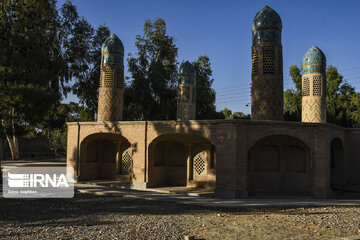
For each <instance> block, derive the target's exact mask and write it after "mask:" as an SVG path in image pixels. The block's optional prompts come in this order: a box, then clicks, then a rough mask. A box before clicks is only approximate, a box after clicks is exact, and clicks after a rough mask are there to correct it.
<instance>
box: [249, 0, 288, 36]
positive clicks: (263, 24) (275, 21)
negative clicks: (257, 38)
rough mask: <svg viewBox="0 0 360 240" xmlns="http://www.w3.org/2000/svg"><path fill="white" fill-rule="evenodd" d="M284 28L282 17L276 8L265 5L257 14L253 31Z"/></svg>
mask: <svg viewBox="0 0 360 240" xmlns="http://www.w3.org/2000/svg"><path fill="white" fill-rule="evenodd" d="M281 29H282V23H281V18H280V16H279V14H278V13H277V12H275V10H274V9H272V8H271V7H269V6H265V7H264V8H263V9H261V10H260V11H259V12H258V13H257V14H256V16H255V18H254V20H253V23H252V30H253V31H262V30H279V31H281Z"/></svg>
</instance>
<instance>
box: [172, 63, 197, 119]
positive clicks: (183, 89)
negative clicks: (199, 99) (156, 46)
mask: <svg viewBox="0 0 360 240" xmlns="http://www.w3.org/2000/svg"><path fill="white" fill-rule="evenodd" d="M195 116H196V72H195V69H194V67H193V66H192V65H191V63H189V62H188V61H186V62H185V63H183V64H181V66H180V71H179V90H178V98H177V117H176V118H177V120H195Z"/></svg>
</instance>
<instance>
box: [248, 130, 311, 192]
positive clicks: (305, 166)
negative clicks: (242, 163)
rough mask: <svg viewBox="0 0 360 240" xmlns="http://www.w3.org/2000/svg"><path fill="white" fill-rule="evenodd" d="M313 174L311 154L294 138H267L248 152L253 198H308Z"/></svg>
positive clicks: (275, 136) (302, 143)
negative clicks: (301, 196) (303, 196)
mask: <svg viewBox="0 0 360 240" xmlns="http://www.w3.org/2000/svg"><path fill="white" fill-rule="evenodd" d="M311 172H312V164H311V161H310V151H309V149H308V147H307V146H306V144H305V143H304V142H302V141H301V140H299V139H297V138H295V137H292V136H287V135H274V136H268V137H265V138H263V139H261V140H259V141H257V142H256V143H255V144H254V145H253V146H252V147H251V148H250V149H249V151H248V191H249V194H250V195H254V194H255V195H256V194H275V195H282V194H285V195H287V194H291V195H308V194H310V193H311V180H312V177H311V176H312V174H311Z"/></svg>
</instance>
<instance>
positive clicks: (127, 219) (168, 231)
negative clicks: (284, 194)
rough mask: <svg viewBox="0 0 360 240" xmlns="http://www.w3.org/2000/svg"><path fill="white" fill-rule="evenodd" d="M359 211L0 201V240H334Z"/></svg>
mask: <svg viewBox="0 0 360 240" xmlns="http://www.w3.org/2000/svg"><path fill="white" fill-rule="evenodd" d="M356 234H360V207H326V208H323V207H322V208H288V209H283V208H273V209H224V208H223V209H214V208H204V207H197V206H190V205H181V204H176V203H170V202H156V201H148V200H141V199H132V198H122V197H115V196H95V195H89V194H79V193H78V194H76V196H75V198H73V199H37V200H17V199H4V198H1V199H0V239H156V240H160V239H184V236H185V235H195V236H196V238H197V239H206V240H210V239H332V238H336V237H344V236H349V235H356Z"/></svg>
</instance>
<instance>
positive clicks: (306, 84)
mask: <svg viewBox="0 0 360 240" xmlns="http://www.w3.org/2000/svg"><path fill="white" fill-rule="evenodd" d="M302 95H303V96H310V78H309V77H305V76H303V82H302Z"/></svg>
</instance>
